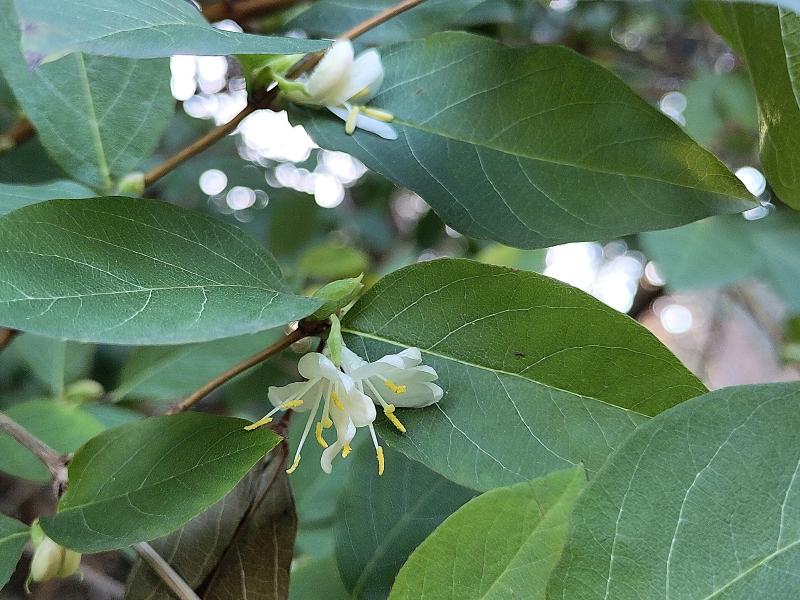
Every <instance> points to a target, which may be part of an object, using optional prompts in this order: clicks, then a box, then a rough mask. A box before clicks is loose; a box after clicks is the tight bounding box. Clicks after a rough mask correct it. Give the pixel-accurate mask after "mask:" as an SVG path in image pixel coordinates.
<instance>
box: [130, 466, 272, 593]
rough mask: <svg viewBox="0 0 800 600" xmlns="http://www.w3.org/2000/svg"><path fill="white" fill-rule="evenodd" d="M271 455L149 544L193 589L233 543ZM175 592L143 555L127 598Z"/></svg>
mask: <svg viewBox="0 0 800 600" xmlns="http://www.w3.org/2000/svg"><path fill="white" fill-rule="evenodd" d="M271 461H273V458H272V456H270V457H268V458H266V459H265V460H264V461H262V462H261V463H259V464H258V465H256V466H255V467H254V468H253V469H252V470H251V471H250V472H249V473H248V474H247V475H246V476H245V477H244V479H242V480H241V481H240V482H239V483H238V484H237V485H236V487H235V488H233V489H232V490H231V491H230V493H229V494H227V495H226V496H225V497H224V498H223V499H222V500H220V501H219V502H217V503H216V504H214V505H213V506H212V507H211V508H209V509H208V510H206V511H205V512H203V513H201V514H199V515H198V516H196V517H195V518H194V519H192V520H191V521H189V522H188V523H186V524H185V525H184V526H183V527H181V528H180V529H177V530H176V531H173V532H172V533H170V534H169V535H167V536H165V537H163V538H159V539H157V540H153V541H152V542H150V545H152V546H153V548H154V549H155V550H156V552H158V553H159V554H160V555H161V556H162V557H164V559H165V560H166V561H167V562H168V563H169V564H170V566H171V567H172V568H173V569H175V571H176V572H177V573H178V574H179V575H180V576H181V577H182V578H183V580H184V581H185V582H186V583H188V584H189V586H190V587H192V588H193V589H197V588H199V587H200V586H201V585H202V584H203V582H204V581H206V579H207V578H208V577H209V575H211V573H213V571H214V569H215V568H216V567H217V564H218V563H219V562H220V559H221V558H222V556H223V555H224V554H225V552H226V550H227V549H228V547H229V546H230V545H231V541H232V540H233V537H234V535H235V534H236V531H237V529H238V528H239V527H240V526H241V523H242V520H243V519H244V517H245V515H246V514H247V512H248V510H250V507H251V505H252V503H253V500H254V499H255V496H256V492H257V491H258V488H259V487H260V486H261V482H262V480H263V479H264V477H265V476H267V477H268V478H269V476H271V475H274V473H269V469H268V468H267V467H268V465H269V464H270V462H271ZM173 599H174V595H173V594H172V592H171V591H170V589H169V588H168V587H167V586H166V585H165V584H164V582H163V581H162V580H161V578H160V577H159V576H158V575H157V574H156V573H155V572H154V571H153V569H152V568H151V567H150V566H149V565H148V564H147V563H145V562H143V561H142V560H141V559H140V558H137V559H136V562H135V563H134V565H133V568H132V569H131V573H130V575H129V576H128V583H127V586H126V591H125V600H173Z"/></svg>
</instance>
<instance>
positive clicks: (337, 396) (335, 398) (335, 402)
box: [331, 392, 344, 410]
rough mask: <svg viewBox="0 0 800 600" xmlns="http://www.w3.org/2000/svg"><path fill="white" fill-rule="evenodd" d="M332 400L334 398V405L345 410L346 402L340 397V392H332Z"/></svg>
mask: <svg viewBox="0 0 800 600" xmlns="http://www.w3.org/2000/svg"><path fill="white" fill-rule="evenodd" d="M331 400H333V405H334V406H335V407H336V408H338V409H339V410H344V404H342V401H341V400H340V399H339V394H337V393H336V392H331Z"/></svg>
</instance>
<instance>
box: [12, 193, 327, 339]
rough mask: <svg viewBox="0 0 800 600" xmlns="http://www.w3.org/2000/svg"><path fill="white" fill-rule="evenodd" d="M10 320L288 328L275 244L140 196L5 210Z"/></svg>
mask: <svg viewBox="0 0 800 600" xmlns="http://www.w3.org/2000/svg"><path fill="white" fill-rule="evenodd" d="M0 253H2V254H3V255H4V256H5V257H6V258H4V259H3V261H2V262H0V323H2V324H3V325H5V326H7V327H12V328H16V329H22V330H25V331H31V332H34V333H41V334H44V335H49V336H53V337H63V338H67V339H73V340H79V341H94V342H101V343H109V344H179V343H185V342H198V341H205V340H210V339H214V338H221V337H231V336H235V335H240V334H244V333H252V332H254V331H260V330H263V329H269V328H272V327H277V326H280V325H284V324H286V323H288V322H289V321H292V320H295V319H299V318H301V317H304V316H305V315H307V314H309V313H311V312H313V311H314V309H316V308H317V307H318V306H319V304H320V301H318V300H312V299H310V298H300V297H298V296H294V295H292V294H291V293H290V292H289V291H288V289H287V286H286V284H285V283H284V282H283V280H282V278H281V274H280V269H279V267H278V266H277V264H276V263H275V261H274V259H273V258H272V257H271V256H270V255H269V253H268V252H266V250H264V249H263V248H261V247H260V246H259V245H258V244H257V243H256V242H254V241H253V240H251V239H250V238H248V237H247V236H246V235H244V234H243V233H242V232H241V230H239V229H237V228H235V227H233V226H230V225H227V224H224V223H221V222H220V221H219V220H217V219H213V218H211V217H208V216H205V215H203V214H201V213H197V212H193V211H189V210H186V209H182V208H178V207H176V206H172V205H170V204H165V203H163V202H156V201H152V200H138V199H132V198H93V199H91V200H85V201H83V202H78V203H76V202H73V201H70V200H51V201H49V202H43V203H40V204H35V205H33V206H28V207H26V208H22V209H20V210H18V211H15V212H13V213H11V214H9V215H6V216H5V217H2V218H0Z"/></svg>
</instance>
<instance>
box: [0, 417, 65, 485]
mask: <svg viewBox="0 0 800 600" xmlns="http://www.w3.org/2000/svg"><path fill="white" fill-rule="evenodd" d="M0 429H2V430H3V431H5V432H6V433H7V434H8V435H10V436H11V437H12V438H14V439H15V440H17V441H18V442H19V443H20V444H22V445H23V446H25V447H26V448H27V449H28V450H30V451H31V452H33V454H35V455H36V458H38V459H39V460H40V461H42V463H44V466H46V467H47V470H48V471H50V475H51V476H52V478H53V490H54V492H55V494H56V497H60V496H61V494H63V493H64V490H66V489H67V462H68V461H69V457H68V456H67V455H63V454H59V453H58V452H56V451H55V450H53V449H52V448H51V447H50V446H48V445H47V444H45V443H44V442H43V441H42V440H40V439H39V438H37V437H36V436H35V435H33V434H32V433H31V432H30V431H28V430H27V429H25V428H24V427H23V426H22V425H20V424H19V423H17V422H16V421H14V420H13V419H12V418H11V417H9V416H8V415H7V414H5V413H3V412H0Z"/></svg>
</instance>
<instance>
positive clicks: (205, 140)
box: [144, 0, 425, 187]
mask: <svg viewBox="0 0 800 600" xmlns="http://www.w3.org/2000/svg"><path fill="white" fill-rule="evenodd" d="M424 1H425V0H403V1H402V2H399V3H397V4H395V5H394V6H390V7H389V8H387V9H386V10H384V11H381V12H380V13H378V14H377V15H375V16H373V17H370V18H369V19H366V20H364V21H362V22H361V23H359V24H358V25H356V26H355V27H352V28H351V29H348V30H347V31H345V32H344V33H343V34H341V35H340V36H339V37H338V39H340V40H345V39H347V40H352V39H354V38H357V37H358V36H360V35H363V34H365V33H366V32H367V31H369V30H370V29H373V28H375V27H377V26H378V25H381V24H383V23H385V22H386V21H388V20H389V19H391V18H392V17H396V16H397V15H399V14H401V13H404V12H405V11H407V10H410V9H412V8H414V7H415V6H417V5H419V4H422V3H423V2H424ZM321 57H322V55H321V54H315V55H312V56H311V57H309V58H308V59H307V60H303V61H301V62H300V63H299V64H298V65H297V66H296V67H295V68H294V69H292V70H291V71H290V72H289V77H297V76H298V75H301V74H302V73H304V72H306V71H308V70H309V69H311V68H312V67H314V65H316V64H317V62H319V60H320V58H321ZM277 95H278V90H277V88H273V89H272V90H270V91H268V92H266V93H265V94H262V95H261V96H260V97H257V98H255V99H253V100H252V101H250V102H249V103H248V105H247V106H245V107H244V109H242V111H241V112H240V113H239V114H237V115H236V116H235V117H233V119H231V120H230V121H229V122H228V123H225V124H224V125H220V126H219V127H216V128H215V129H212V130H211V131H209V132H208V133H207V134H205V135H204V136H203V137H201V138H200V139H198V140H195V141H194V142H192V143H191V144H189V145H188V146H187V147H186V148H183V149H182V150H179V151H178V152H177V153H176V154H174V155H172V156H170V157H169V158H167V159H166V160H165V161H164V162H162V163H161V164H159V165H156V166H155V167H153V168H152V169H150V170H149V171H148V172H147V173H145V176H144V185H145V187H149V186H151V185H153V184H154V183H155V182H156V181H158V180H159V179H161V178H162V177H164V175H166V174H167V173H169V172H171V171H172V170H174V169H175V168H176V167H178V166H179V165H181V164H182V163H183V162H184V161H186V160H188V159H189V158H191V157H193V156H195V155H197V154H200V152H202V151H203V150H205V149H206V148H209V147H210V146H212V145H213V144H215V143H216V142H218V141H219V140H221V139H222V138H224V137H225V136H227V135H228V134H230V133H232V132H233V131H234V130H235V129H236V128H237V127H238V126H239V123H241V122H242V121H243V120H244V119H245V117H248V116H250V115H251V114H253V113H254V112H255V111H256V110H259V109H262V108H269V107H270V105H271V104H272V101H273V100H275V98H276V97H277Z"/></svg>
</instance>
